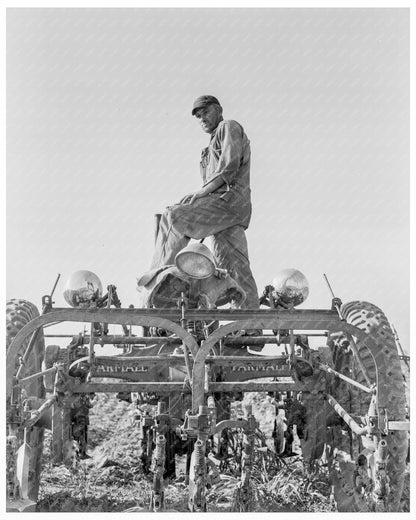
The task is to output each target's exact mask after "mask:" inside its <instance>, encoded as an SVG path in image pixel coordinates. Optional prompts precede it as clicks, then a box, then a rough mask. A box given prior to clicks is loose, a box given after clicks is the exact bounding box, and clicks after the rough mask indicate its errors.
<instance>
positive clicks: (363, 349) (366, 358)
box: [328, 301, 408, 512]
mask: <svg viewBox="0 0 416 520" xmlns="http://www.w3.org/2000/svg"><path fill="white" fill-rule="evenodd" d="M341 312H342V315H343V317H344V318H345V320H346V321H347V323H349V324H351V325H354V326H356V327H357V328H359V329H361V330H363V331H365V332H366V333H367V334H368V335H369V336H370V337H371V339H372V340H373V341H374V342H375V343H376V345H377V350H376V351H374V350H373V353H374V358H373V354H372V353H371V352H370V350H369V348H368V347H367V346H366V344H365V341H364V340H360V339H357V340H356V347H357V351H358V354H359V357H360V359H361V362H362V364H363V366H364V369H365V371H366V372H367V376H368V378H369V379H370V380H371V382H375V381H376V376H377V374H378V389H379V395H381V394H383V395H382V397H383V402H385V403H388V404H387V410H386V412H387V417H388V420H389V421H404V420H405V415H406V398H405V385H404V380H403V376H402V372H401V366H400V359H399V356H398V353H397V348H396V344H395V339H394V334H393V332H392V330H391V327H390V325H389V322H388V320H387V318H386V317H385V315H384V314H383V312H382V311H381V310H380V309H379V308H378V307H376V306H375V305H372V304H371V303H367V302H360V301H355V302H351V303H347V304H345V305H343V306H342V309H341ZM330 346H331V347H332V350H333V360H334V366H335V370H337V371H338V372H342V373H344V374H345V375H347V376H348V377H350V378H352V379H354V380H355V381H358V382H359V383H362V384H364V385H367V381H366V379H365V377H364V375H363V373H362V371H361V369H360V367H359V364H358V362H357V359H356V358H355V356H354V354H353V352H352V350H351V349H350V347H349V339H348V338H346V337H344V338H342V341H339V340H338V341H337V342H335V344H333V343H332V344H331V345H330ZM376 366H377V371H376ZM332 395H334V397H335V399H336V400H337V401H338V402H339V403H340V404H341V406H343V408H344V409H345V410H346V411H347V412H348V413H349V414H350V415H351V416H352V417H354V418H357V417H364V416H365V415H366V414H367V413H368V408H369V404H370V400H371V394H368V393H366V392H363V391H361V390H359V389H358V388H357V387H353V386H351V385H349V384H348V383H346V382H344V381H342V380H340V379H338V380H336V382H335V383H334V385H333V388H332ZM328 434H329V439H328V440H329V444H330V462H331V464H332V468H331V471H330V478H331V482H332V485H333V488H334V498H335V502H336V504H337V508H338V511H354V512H359V511H399V508H400V499H401V496H402V492H403V485H404V476H405V469H406V455H407V450H408V435H407V432H406V431H389V433H388V434H387V435H386V436H385V437H383V438H384V440H386V442H387V449H388V459H387V475H388V477H389V491H388V492H387V493H386V496H385V497H384V499H383V500H382V502H380V500H378V499H377V497H376V495H375V494H374V493H373V487H372V486H373V483H369V484H368V485H367V489H366V491H365V492H364V493H363V487H362V486H361V487H360V486H357V485H356V482H357V480H356V477H357V469H358V466H357V465H356V461H357V459H358V455H359V454H360V453H361V452H362V451H363V448H364V447H363V445H362V440H361V437H359V436H356V435H355V434H353V433H352V432H351V430H350V429H349V428H348V427H346V425H345V424H344V423H343V421H342V420H340V421H339V424H338V425H334V426H332V427H331V428H330V431H329V432H328Z"/></svg>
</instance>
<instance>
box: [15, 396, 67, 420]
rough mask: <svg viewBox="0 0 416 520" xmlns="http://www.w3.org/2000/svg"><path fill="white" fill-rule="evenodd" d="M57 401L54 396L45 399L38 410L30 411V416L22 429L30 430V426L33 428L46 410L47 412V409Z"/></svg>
mask: <svg viewBox="0 0 416 520" xmlns="http://www.w3.org/2000/svg"><path fill="white" fill-rule="evenodd" d="M57 399H58V397H57V396H56V395H53V396H52V397H49V399H46V401H45V402H44V403H43V404H42V406H41V407H40V408H38V409H37V410H34V411H32V413H31V416H30V417H29V418H28V419H27V420H26V421H24V422H23V424H22V427H23V428H32V426H34V425H35V424H36V423H37V422H38V421H39V419H41V417H42V416H43V415H44V414H45V413H46V411H47V410H49V408H50V407H51V406H52V405H53V404H54V403H55V402H56V401H57Z"/></svg>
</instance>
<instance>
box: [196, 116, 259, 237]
mask: <svg viewBox="0 0 416 520" xmlns="http://www.w3.org/2000/svg"><path fill="white" fill-rule="evenodd" d="M250 155H251V152H250V141H249V140H248V138H247V136H246V134H245V132H244V129H243V127H242V126H241V125H240V124H239V123H237V121H233V120H225V121H221V122H220V123H219V125H218V126H217V128H216V129H215V130H214V132H213V133H212V135H211V139H210V142H209V145H208V146H207V147H206V148H204V149H203V150H202V154H201V163H200V170H201V176H202V180H203V183H204V185H206V184H208V183H209V182H210V181H212V180H213V179H215V178H216V177H218V176H221V178H222V179H223V180H224V183H225V185H222V186H220V187H219V188H218V189H217V190H216V191H215V192H213V195H216V194H221V198H222V199H223V200H224V201H225V202H227V205H228V210H229V211H230V213H233V214H235V213H237V214H238V216H239V218H240V219H241V220H240V224H241V225H242V226H243V227H245V228H246V227H248V224H249V222H250V217H251V191H250Z"/></svg>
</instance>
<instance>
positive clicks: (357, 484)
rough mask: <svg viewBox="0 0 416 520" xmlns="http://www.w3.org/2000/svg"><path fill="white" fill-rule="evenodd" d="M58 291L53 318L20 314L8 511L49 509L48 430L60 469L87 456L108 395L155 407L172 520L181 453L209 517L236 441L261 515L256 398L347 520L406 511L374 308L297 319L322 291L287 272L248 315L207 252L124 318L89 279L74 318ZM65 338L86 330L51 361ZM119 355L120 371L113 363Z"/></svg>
mask: <svg viewBox="0 0 416 520" xmlns="http://www.w3.org/2000/svg"><path fill="white" fill-rule="evenodd" d="M326 280H327V279H326ZM57 281H58V280H57ZM56 285H57V282H56V283H55V286H54V288H53V290H52V292H51V294H49V295H46V296H44V297H43V298H42V309H41V312H40V314H39V311H38V309H37V307H36V306H35V305H34V304H32V303H31V302H29V301H26V300H18V299H14V300H11V301H9V302H8V303H7V321H6V326H7V394H6V397H7V468H6V471H7V478H6V486H7V491H6V492H7V505H8V510H10V511H34V510H35V509H36V501H37V498H38V489H39V481H40V473H41V469H42V450H43V440H44V431H45V429H46V428H47V429H50V430H51V432H52V457H53V460H54V461H55V462H56V463H58V464H66V465H68V466H70V465H71V464H72V461H73V459H74V457H80V458H82V457H84V456H85V455H86V450H87V446H88V425H89V420H88V414H89V409H90V408H91V398H92V397H93V396H94V394H96V393H100V392H110V393H111V392H112V393H115V394H117V397H118V398H119V399H122V400H128V401H130V402H136V403H138V404H143V403H147V404H149V405H151V406H150V407H148V411H147V412H143V413H140V414H139V416H138V419H137V427H138V428H140V430H141V439H142V441H141V442H142V445H141V450H142V451H141V462H142V464H143V468H144V470H145V471H147V472H148V473H149V474H150V475H151V481H152V491H151V496H150V497H149V510H151V511H164V510H165V508H166V504H165V495H164V492H165V481H166V477H167V476H170V477H172V476H173V477H174V474H175V455H176V454H178V453H179V454H181V455H182V454H186V456H187V465H186V482H187V483H188V507H189V510H190V511H193V512H198V511H201V512H204V511H209V503H208V500H207V489H209V486H210V485H211V484H212V481H213V480H215V478H216V473H218V471H219V470H218V468H221V464H220V465H218V466H215V467H214V468H213V464H212V457H214V458H215V457H216V458H217V460H219V461H221V460H223V459H224V458H225V457H227V456H229V443H230V442H231V441H230V439H231V438H232V436H231V435H229V432H231V431H239V432H240V433H241V439H242V442H241V453H240V456H239V460H238V464H239V467H240V470H239V474H240V483H239V486H238V492H239V496H240V511H249V510H250V500H249V497H250V474H251V471H252V468H253V461H254V457H255V452H256V449H257V448H256V446H257V443H256V435H257V432H258V426H259V425H258V422H257V421H256V419H255V417H254V414H253V410H252V409H250V407H247V409H246V410H245V414H244V416H243V417H237V418H236V417H233V416H232V414H231V413H230V407H231V403H233V402H236V401H238V400H241V398H242V396H243V395H244V393H246V392H258V393H260V394H261V395H264V396H266V395H268V396H271V397H272V398H273V399H274V402H275V403H276V408H277V410H278V412H279V413H277V415H276V421H275V425H274V433H273V443H274V445H273V446H274V450H275V453H276V455H277V456H279V457H290V456H291V455H292V454H293V450H292V445H293V442H294V437H295V436H297V437H298V439H299V440H300V445H301V451H302V457H303V460H304V462H305V464H306V465H309V466H311V467H312V466H313V464H314V463H315V462H316V461H318V460H320V459H322V458H323V457H325V459H326V460H327V462H328V471H329V478H330V481H331V485H332V487H333V496H334V499H335V503H336V507H337V509H338V511H354V512H364V511H398V510H399V506H400V500H401V496H402V491H403V485H404V474H405V468H406V458H407V454H408V443H409V441H408V438H409V418H408V413H407V408H406V396H405V385H404V380H403V376H402V369H401V361H402V359H403V357H404V356H402V355H400V354H399V352H398V349H397V344H396V340H395V335H394V332H393V330H392V328H391V326H390V324H389V322H388V320H387V318H386V317H385V315H384V314H383V312H382V311H381V310H380V309H379V308H378V307H376V306H375V305H373V304H370V303H367V302H364V301H353V302H349V303H342V302H341V300H340V299H339V298H336V297H335V296H334V295H333V294H332V300H331V304H330V305H328V308H326V309H303V308H302V309H297V308H296V307H297V306H298V305H300V304H301V303H303V302H304V301H305V299H306V297H307V296H308V292H309V286H308V282H307V279H306V277H305V276H304V275H303V274H302V273H301V272H300V271H298V270H296V269H285V270H283V271H282V272H281V273H280V274H279V275H278V276H277V277H276V278H275V279H274V280H273V282H272V283H271V284H270V285H268V286H266V287H265V289H264V291H263V293H262V294H261V295H260V296H259V302H260V308H259V309H258V310H247V309H242V308H241V304H242V302H243V301H244V298H245V295H244V291H243V290H242V289H241V287H240V286H239V285H238V284H237V283H236V281H235V280H233V279H232V277H231V276H230V275H229V273H227V272H226V271H224V270H223V269H219V268H218V267H217V266H216V265H215V259H214V258H213V256H212V254H211V252H210V250H209V249H208V248H207V246H205V245H204V244H201V243H191V244H190V245H188V246H187V247H186V248H185V249H184V250H182V251H181V252H180V253H179V254H178V255H177V257H176V261H175V265H172V266H166V267H165V268H163V269H161V270H160V272H159V273H157V276H156V277H155V278H154V280H153V282H152V284H151V287H148V288H147V289H146V290H145V291H142V292H141V294H140V307H138V308H133V307H132V306H130V307H128V308H124V307H123V306H122V304H121V301H120V300H119V297H118V294H117V288H116V286H115V285H107V287H106V290H103V286H102V284H101V281H100V279H99V278H98V277H97V276H96V275H95V274H94V273H92V272H91V271H77V272H76V273H74V274H73V275H72V276H71V277H70V278H69V280H68V282H67V284H66V286H65V290H64V297H65V301H66V302H67V303H68V307H63V308H58V307H54V305H53V293H54V290H55V288H56ZM328 285H329V282H328ZM329 287H330V286H329ZM65 322H76V323H80V324H84V327H85V329H84V331H83V332H81V333H79V334H76V335H70V334H68V337H69V336H70V338H69V339H70V341H69V343H68V344H67V345H66V346H59V345H55V344H48V345H46V344H45V339H48V340H49V338H50V337H51V334H45V332H44V330H45V328H46V327H49V326H52V325H53V324H56V323H60V324H62V323H65ZM85 324H86V325H85ZM61 326H62V325H61ZM114 327H115V328H116V329H119V328H120V327H121V331H119V333H114ZM45 336H47V338H45ZM317 343H318V346H316V344H317ZM312 344H313V345H312ZM109 345H111V346H112V348H113V349H114V355H106V356H103V355H101V356H100V354H99V349H100V347H103V346H109ZM149 410H150V411H149ZM208 455H210V457H208Z"/></svg>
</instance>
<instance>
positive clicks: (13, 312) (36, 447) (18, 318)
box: [6, 299, 45, 502]
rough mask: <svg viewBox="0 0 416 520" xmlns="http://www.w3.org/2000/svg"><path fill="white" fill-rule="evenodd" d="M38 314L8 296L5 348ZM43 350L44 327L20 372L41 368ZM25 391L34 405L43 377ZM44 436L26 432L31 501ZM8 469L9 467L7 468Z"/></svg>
mask: <svg viewBox="0 0 416 520" xmlns="http://www.w3.org/2000/svg"><path fill="white" fill-rule="evenodd" d="M37 316H39V311H38V309H37V307H36V306H35V305H34V304H33V303H31V302H28V301H26V300H20V299H13V300H9V301H8V302H7V305H6V348H7V349H8V348H9V346H10V343H11V342H12V340H13V338H14V337H15V336H16V334H17V333H18V332H19V331H20V330H21V329H22V328H23V327H24V326H25V325H26V324H27V323H29V322H30V321H31V320H33V319H34V318H36V317H37ZM29 341H30V337H28V338H27V339H26V340H25V342H24V344H23V345H22V348H21V350H20V351H19V353H18V355H17V357H16V372H17V370H18V368H19V358H20V356H23V354H24V353H25V351H26V348H27V346H28V344H29ZM44 351H45V341H44V337H43V331H42V330H39V331H38V333H37V335H36V339H35V342H34V345H33V347H32V350H31V353H30V355H29V357H28V359H27V360H26V362H25V365H24V372H23V375H26V376H28V375H32V374H35V373H37V372H40V371H41V370H42V360H43V356H44ZM25 394H26V396H27V399H28V400H30V401H31V403H32V405H33V408H37V407H38V406H39V403H40V401H41V400H43V399H44V397H45V387H44V384H43V378H41V377H39V378H37V379H35V380H34V381H31V382H30V383H28V384H26V385H25ZM43 436H44V428H42V427H37V426H34V427H33V428H32V429H31V430H30V432H29V435H28V439H27V443H28V444H29V446H30V459H29V488H28V498H29V500H32V501H34V502H36V501H37V498H38V492H39V482H40V473H41V459H42V451H43ZM22 443H23V438H22V435H19V436H18V446H17V447H19V445H21V444H22ZM8 470H9V468H8Z"/></svg>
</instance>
